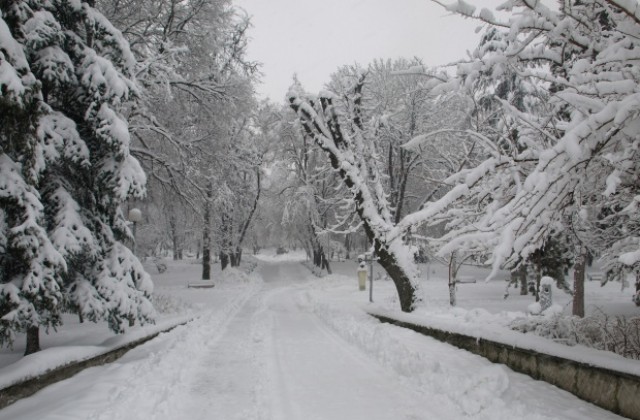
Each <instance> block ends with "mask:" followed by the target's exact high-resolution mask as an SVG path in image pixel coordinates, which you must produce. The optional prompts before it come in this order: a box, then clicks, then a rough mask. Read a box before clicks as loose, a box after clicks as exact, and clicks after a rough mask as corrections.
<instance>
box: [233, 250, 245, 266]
mask: <svg viewBox="0 0 640 420" xmlns="http://www.w3.org/2000/svg"><path fill="white" fill-rule="evenodd" d="M241 262H242V248H240V247H238V248H236V250H235V252H232V253H231V267H240V263H241Z"/></svg>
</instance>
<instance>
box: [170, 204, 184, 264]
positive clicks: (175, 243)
mask: <svg viewBox="0 0 640 420" xmlns="http://www.w3.org/2000/svg"><path fill="white" fill-rule="evenodd" d="M169 229H171V243H172V247H173V259H174V260H181V259H182V251H181V250H180V237H179V235H178V223H177V221H176V216H175V214H171V216H170V218H169Z"/></svg>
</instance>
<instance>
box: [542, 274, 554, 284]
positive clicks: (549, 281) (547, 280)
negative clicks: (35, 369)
mask: <svg viewBox="0 0 640 420" xmlns="http://www.w3.org/2000/svg"><path fill="white" fill-rule="evenodd" d="M555 284H556V281H555V280H554V279H553V278H552V277H549V276H544V277H542V278H541V279H540V286H544V285H548V286H554V285H555Z"/></svg>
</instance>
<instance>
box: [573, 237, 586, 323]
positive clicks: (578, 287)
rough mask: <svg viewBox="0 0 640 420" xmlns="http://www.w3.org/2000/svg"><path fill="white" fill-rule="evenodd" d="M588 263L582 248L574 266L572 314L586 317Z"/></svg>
mask: <svg viewBox="0 0 640 420" xmlns="http://www.w3.org/2000/svg"><path fill="white" fill-rule="evenodd" d="M586 265H587V255H586V252H585V250H584V249H580V251H579V253H578V255H577V256H576V261H575V264H574V267H573V270H574V271H573V310H572V314H573V315H575V316H579V317H580V318H583V317H584V274H585V267H586Z"/></svg>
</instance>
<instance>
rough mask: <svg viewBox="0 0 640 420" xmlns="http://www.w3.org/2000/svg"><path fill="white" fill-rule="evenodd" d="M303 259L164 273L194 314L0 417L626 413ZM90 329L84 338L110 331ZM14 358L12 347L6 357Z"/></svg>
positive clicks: (383, 292)
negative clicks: (201, 278)
mask: <svg viewBox="0 0 640 420" xmlns="http://www.w3.org/2000/svg"><path fill="white" fill-rule="evenodd" d="M300 257H301V255H300V254H289V255H287V256H278V257H277V258H276V257H272V258H267V257H263V259H264V260H267V261H263V262H261V263H260V265H259V266H258V268H257V269H256V271H255V272H254V273H252V274H251V275H250V276H249V277H248V278H247V277H246V276H244V275H241V274H240V273H238V272H232V273H231V275H230V276H229V275H228V276H227V277H226V278H225V279H224V281H223V280H222V279H221V278H218V280H214V281H215V282H216V287H215V288H213V289H187V288H186V284H187V283H188V282H189V281H190V280H194V279H196V278H197V276H198V274H199V267H198V266H197V265H193V264H189V263H188V262H186V263H179V264H172V265H171V266H170V267H169V270H168V272H166V273H164V274H163V275H161V276H156V279H155V281H156V288H157V290H158V293H160V294H162V295H164V296H166V298H165V300H164V302H165V306H166V307H167V308H168V309H167V311H169V310H170V309H171V308H173V309H174V310H175V313H174V314H173V315H165V318H168V319H174V320H175V319H177V318H178V317H179V316H184V314H182V312H185V311H187V312H188V314H187V315H189V316H193V315H195V316H196V319H195V320H194V321H192V322H191V323H189V324H187V325H185V326H180V327H177V328H176V329H174V330H173V331H171V332H169V333H166V334H161V335H160V336H159V337H157V338H155V339H153V340H151V341H150V342H148V343H146V344H144V345H142V346H140V347H138V348H135V349H133V350H131V351H130V352H128V353H127V354H126V355H125V356H123V357H122V358H121V359H119V360H118V361H116V362H115V363H112V364H109V365H105V366H101V367H95V368H91V369H87V370H85V371H83V372H81V373H80V374H78V375H76V376H75V377H73V378H70V379H68V380H65V381H62V382H60V383H57V384H55V385H52V386H50V387H48V388H46V389H44V390H42V391H40V392H39V393H37V394H35V395H34V396H32V397H30V398H26V399H23V400H21V401H18V402H17V403H15V404H13V405H11V406H9V407H7V408H5V409H4V410H0V420H2V419H7V420H8V419H12V420H17V419H35V418H38V419H93V420H98V419H131V418H138V419H176V418H189V419H205V418H215V419H274V420H275V419H278V420H280V419H296V420H297V419H331V420H337V419H349V420H357V419H367V420H369V419H414V420H415V419H458V418H472V419H485V418H486V419H492V420H493V419H513V418H522V419H576V420H577V419H585V418H588V419H596V418H597V419H616V418H620V417H618V416H616V415H613V414H611V413H609V412H607V411H604V410H602V409H599V408H597V407H595V406H593V405H591V404H588V403H586V402H584V401H581V400H579V399H578V398H576V397H574V396H572V395H571V394H569V393H567V392H564V391H561V390H559V389H557V388H555V387H553V386H550V385H548V384H545V383H543V382H540V381H535V380H532V379H530V378H529V377H527V376H524V375H520V374H517V373H513V372H512V371H510V370H509V369H507V368H505V367H503V366H500V365H494V364H491V363H490V362H488V361H487V360H485V359H483V358H481V357H479V356H475V355H473V354H471V353H468V352H466V351H463V350H459V349H456V348H454V347H451V346H449V345H447V344H443V343H440V342H438V341H436V340H434V339H431V338H429V337H424V336H421V335H418V334H416V333H413V332H412V331H408V330H404V329H401V328H397V327H393V326H390V325H385V324H380V323H378V322H377V321H375V320H374V319H372V318H371V317H369V316H368V315H367V314H366V313H365V310H372V309H377V310H388V309H391V308H393V307H395V306H396V304H395V302H394V300H395V298H394V293H393V288H392V285H391V282H388V281H383V280H381V281H376V282H375V283H374V298H375V300H376V301H377V303H376V304H374V305H371V304H369V303H368V293H365V292H359V291H357V286H356V280H355V276H354V275H353V273H351V275H347V274H349V271H350V270H351V269H355V263H353V262H344V263H338V264H334V269H335V270H336V271H337V272H338V273H336V274H334V275H331V276H327V277H324V278H317V277H315V276H313V275H311V274H310V272H309V271H308V270H307V269H306V268H305V267H303V265H302V264H300V262H299V261H295V260H296V258H300ZM276 260H277V261H276ZM352 266H353V267H352ZM341 271H342V272H343V274H340V272H341ZM431 279H432V280H433V281H434V282H435V279H436V276H435V275H432V276H431ZM432 280H429V282H430V281H432ZM425 283H426V284H428V282H427V281H426V280H425ZM426 284H425V285H426ZM483 284H484V286H483V287H490V286H487V284H485V283H479V284H476V285H461V286H460V288H461V291H460V292H461V293H460V298H461V299H460V301H461V304H462V305H463V306H464V305H466V303H465V302H466V301H467V298H465V293H466V292H465V291H464V289H462V288H463V287H468V286H477V287H481V285H483ZM434 285H435V283H434ZM436 289H437V288H436ZM429 291H430V292H432V293H430V296H431V297H430V298H429V299H428V301H427V303H428V302H432V303H434V304H435V303H436V301H437V300H438V299H437V298H436V296H437V293H440V292H436V291H435V290H433V291H432V290H431V288H429ZM445 296H446V295H445ZM500 299H502V298H501V296H500ZM527 303H529V302H527ZM438 304H439V303H438ZM496 304H497V302H496ZM443 305H444V304H443ZM525 307H526V305H525ZM494 309H495V308H494ZM425 310H426V309H425ZM443 311H444V309H443ZM494 312H495V310H494ZM76 327H78V325H76V326H75V327H74V325H73V324H71V325H67V326H66V327H65V328H66V331H67V332H68V333H67V338H69V337H70V336H73V334H74V331H76V332H79V331H81V329H78V328H76ZM82 328H86V327H85V326H82ZM97 328H103V327H102V326H98V327H96V326H94V329H90V330H87V331H94V330H95V329H97ZM104 328H106V327H104ZM61 332H62V331H61ZM92 334H94V335H88V336H85V337H84V338H82V335H79V336H78V337H77V338H76V339H75V342H74V343H75V344H83V343H84V344H89V343H91V342H92V340H94V339H96V338H97V339H101V338H100V337H99V333H97V332H95V331H94V332H92ZM54 337H55V335H54V336H44V337H43V345H44V347H46V348H50V349H51V348H56V343H57V345H58V346H62V344H63V342H64V340H63V337H60V338H54ZM92 337H93V338H92ZM56 340H58V341H57V342H56ZM82 340H85V341H82ZM72 341H74V340H72ZM45 351H46V350H45ZM43 354H46V353H43ZM11 355H12V353H11V352H8V351H4V352H3V355H2V356H0V360H2V361H5V362H6V360H7V357H10V356H11ZM14 356H15V355H14ZM32 357H34V358H37V357H42V356H38V355H34V356H32ZM43 360H47V359H46V358H44V359H43ZM629 363H635V362H633V361H630V362H629ZM11 366H12V365H8V366H5V367H4V368H3V369H2V370H0V378H1V377H3V376H4V372H5V371H6V370H7V369H11Z"/></svg>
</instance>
